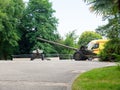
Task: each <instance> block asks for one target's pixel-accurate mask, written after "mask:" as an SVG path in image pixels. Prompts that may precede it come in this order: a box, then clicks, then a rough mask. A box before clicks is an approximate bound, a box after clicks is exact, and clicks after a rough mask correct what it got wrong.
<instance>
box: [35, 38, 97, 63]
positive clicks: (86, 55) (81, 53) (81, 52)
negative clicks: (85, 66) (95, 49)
mask: <svg viewBox="0 0 120 90" xmlns="http://www.w3.org/2000/svg"><path fill="white" fill-rule="evenodd" d="M37 39H38V40H40V41H44V42H47V43H50V44H55V45H59V46H62V47H65V48H69V49H72V50H74V51H75V52H74V54H73V59H75V60H76V61H77V60H78V61H79V60H87V59H91V58H93V57H95V56H96V55H95V54H94V53H92V51H90V50H87V48H86V47H85V46H81V47H80V48H79V49H77V48H74V47H70V46H66V45H64V44H61V43H58V42H54V41H50V40H46V39H43V38H40V37H38V38H37Z"/></svg>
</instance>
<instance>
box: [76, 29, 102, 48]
mask: <svg viewBox="0 0 120 90" xmlns="http://www.w3.org/2000/svg"><path fill="white" fill-rule="evenodd" d="M95 39H102V36H101V35H100V34H97V33H95V32H93V31H85V32H83V33H82V34H81V35H80V37H79V40H78V45H79V46H86V45H87V44H88V43H89V42H90V41H91V40H95Z"/></svg>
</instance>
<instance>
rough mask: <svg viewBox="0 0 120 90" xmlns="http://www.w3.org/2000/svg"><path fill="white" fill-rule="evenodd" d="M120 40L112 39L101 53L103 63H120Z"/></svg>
mask: <svg viewBox="0 0 120 90" xmlns="http://www.w3.org/2000/svg"><path fill="white" fill-rule="evenodd" d="M119 55H120V39H116V38H114V39H111V40H110V41H109V42H107V43H106V44H105V48H104V50H103V51H102V52H101V53H100V55H99V56H100V57H101V58H100V60H101V61H120V56H119Z"/></svg>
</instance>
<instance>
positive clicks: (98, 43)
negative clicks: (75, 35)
mask: <svg viewBox="0 0 120 90" xmlns="http://www.w3.org/2000/svg"><path fill="white" fill-rule="evenodd" d="M107 41H108V40H104V39H99V40H92V41H91V42H89V44H88V50H91V51H92V52H93V53H95V54H99V53H100V51H101V50H102V49H104V45H105V43H106V42H107Z"/></svg>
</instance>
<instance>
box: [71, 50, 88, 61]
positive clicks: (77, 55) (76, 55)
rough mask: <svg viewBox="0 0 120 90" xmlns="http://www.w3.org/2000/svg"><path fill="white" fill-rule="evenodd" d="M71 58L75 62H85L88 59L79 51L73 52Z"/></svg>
mask: <svg viewBox="0 0 120 90" xmlns="http://www.w3.org/2000/svg"><path fill="white" fill-rule="evenodd" d="M73 58H74V59H75V60H76V61H80V60H87V59H88V57H87V56H86V55H84V54H83V53H82V52H81V51H78V52H75V53H74V55H73Z"/></svg>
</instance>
